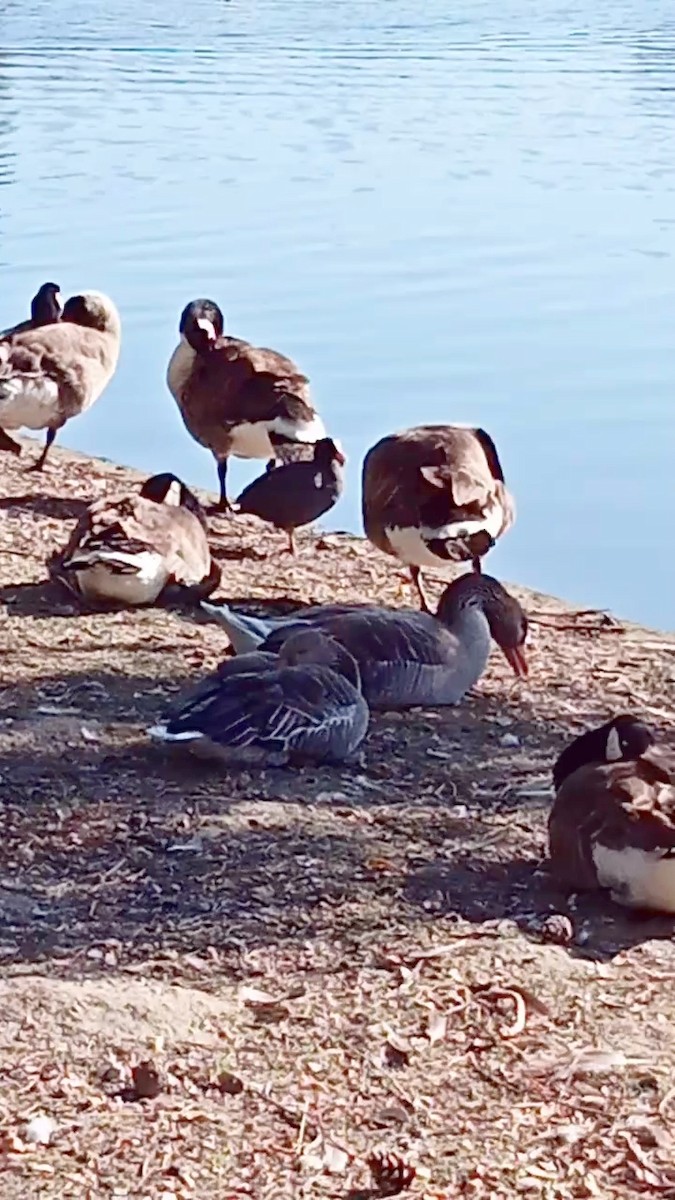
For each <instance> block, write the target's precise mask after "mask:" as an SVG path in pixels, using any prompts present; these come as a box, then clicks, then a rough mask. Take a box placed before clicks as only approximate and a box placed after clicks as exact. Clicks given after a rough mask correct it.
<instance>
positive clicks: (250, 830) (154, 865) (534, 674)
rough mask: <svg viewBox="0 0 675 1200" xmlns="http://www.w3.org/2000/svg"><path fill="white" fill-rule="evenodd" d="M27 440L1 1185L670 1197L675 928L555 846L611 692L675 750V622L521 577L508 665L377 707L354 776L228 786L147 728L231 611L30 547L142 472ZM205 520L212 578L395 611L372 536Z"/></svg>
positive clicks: (612, 701)
mask: <svg viewBox="0 0 675 1200" xmlns="http://www.w3.org/2000/svg"><path fill="white" fill-rule="evenodd" d="M26 447H27V448H26V451H25V455H24V458H23V459H21V460H15V459H12V458H11V457H9V456H8V455H2V456H0V481H1V487H2V498H1V499H0V507H1V508H2V513H1V515H0V570H1V571H2V579H1V580H0V585H1V589H0V597H1V599H2V610H1V613H0V648H1V651H2V657H1V659H0V672H1V681H0V686H1V688H2V713H1V718H2V723H1V724H0V740H1V754H0V791H1V795H2V805H3V841H2V850H1V851H0V855H1V863H2V869H1V873H0V902H1V904H2V924H1V927H0V955H1V956H2V957H1V958H0V961H1V962H2V965H3V972H2V977H1V978H0V995H1V998H2V1004H1V1007H0V1039H1V1044H2V1051H1V1053H2V1069H3V1088H2V1094H1V1095H0V1129H1V1131H2V1132H1V1134H0V1136H1V1137H2V1139H3V1149H4V1151H5V1154H4V1155H3V1156H2V1157H0V1174H1V1175H2V1183H1V1184H0V1190H1V1193H2V1196H3V1198H4V1200H14V1198H17V1200H18V1198H19V1197H21V1198H22V1200H25V1198H27V1197H40V1198H41V1200H42V1198H48V1197H76V1196H77V1197H80V1196H81V1197H98V1196H129V1197H134V1200H135V1198H136V1197H148V1198H150V1197H152V1198H153V1200H154V1198H156V1197H164V1198H165V1200H170V1198H172V1197H195V1200H196V1198H199V1200H202V1198H210V1197H235V1196H236V1197H264V1198H266V1197H269V1198H270V1200H271V1198H274V1200H277V1198H279V1197H310V1196H326V1197H346V1198H349V1197H351V1200H358V1197H367V1196H373V1197H374V1196H379V1195H384V1194H387V1193H386V1192H385V1191H384V1190H383V1188H384V1180H385V1176H384V1165H383V1163H382V1162H381V1161H380V1160H374V1161H373V1165H372V1166H369V1165H368V1159H369V1156H371V1155H373V1154H376V1155H377V1154H379V1153H382V1154H389V1155H391V1156H398V1158H396V1157H394V1158H392V1160H391V1162H390V1167H391V1171H392V1178H393V1177H394V1176H395V1172H396V1169H398V1171H399V1182H406V1180H408V1179H409V1178H410V1176H411V1170H412V1168H415V1170H416V1172H417V1173H416V1177H415V1179H414V1180H413V1181H412V1183H411V1185H410V1194H411V1195H417V1196H423V1195H426V1196H427V1197H429V1198H434V1200H436V1198H444V1197H455V1196H472V1197H486V1198H488V1197H490V1198H492V1197H502V1196H503V1197H511V1196H514V1195H526V1196H536V1197H547V1198H548V1197H550V1198H554V1197H598V1196H601V1197H614V1196H616V1197H619V1196H621V1197H625V1196H626V1195H628V1194H632V1195H645V1196H646V1195H650V1196H652V1195H657V1194H658V1195H671V1196H675V1173H673V1169H672V1142H671V1130H672V1118H673V1114H674V1112H675V1101H673V1099H672V1087H673V1084H674V1083H675V1074H674V1069H673V1068H674V1065H675V1030H674V1028H673V1025H672V1003H671V1000H670V997H671V996H672V988H673V980H674V979H675V955H674V954H673V949H672V942H671V940H670V937H669V935H670V923H669V922H666V921H664V920H657V919H655V920H653V921H649V922H647V923H645V922H636V921H634V920H631V919H629V918H627V917H626V915H625V914H622V913H621V912H620V911H619V910H617V909H616V908H615V907H614V906H613V905H612V904H611V903H609V902H605V901H603V900H597V899H594V898H589V897H582V898H579V900H578V902H577V903H576V904H575V905H574V906H573V907H572V906H570V905H569V903H568V900H567V899H566V898H565V897H564V896H562V895H561V894H560V893H559V892H557V891H556V890H555V888H554V887H553V886H552V884H551V882H550V881H549V879H548V877H547V874H546V870H545V861H544V858H545V820H546V812H547V807H548V804H549V802H550V790H549V788H550V783H549V771H550V766H551V763H552V761H553V758H554V757H555V755H556V754H557V753H558V751H559V749H560V748H561V746H562V745H563V743H564V741H565V740H566V739H567V738H569V736H570V735H571V734H572V733H574V732H576V731H578V730H580V729H581V728H583V727H586V726H588V725H591V724H593V723H596V722H598V721H599V720H601V719H605V718H606V717H607V716H608V715H610V714H611V713H612V712H616V711H620V710H625V709H627V708H630V709H631V710H634V711H635V712H637V713H638V714H641V715H643V716H644V717H646V718H647V719H648V720H649V721H650V722H651V723H652V724H653V725H654V726H655V727H656V728H657V729H658V730H659V731H660V732H661V733H662V735H663V736H664V737H665V738H667V739H672V737H673V725H674V721H673V715H672V714H673V711H674V707H675V706H674V703H673V701H674V698H675V637H669V636H666V635H662V634H659V633H655V632H654V631H650V630H646V629H641V628H639V627H637V626H634V625H624V624H619V623H618V622H615V621H613V620H611V619H609V618H606V617H603V615H602V614H594V613H586V614H578V613H576V614H575V613H574V611H573V610H572V609H571V608H570V606H569V605H565V604H564V603H562V602H560V601H558V600H555V599H553V598H551V597H548V596H543V595H541V594H538V593H535V592H532V591H528V590H526V589H523V588H518V587H514V588H513V590H514V591H515V593H516V594H517V595H518V596H519V597H520V598H521V600H522V601H523V603H524V604H525V606H526V607H527V609H528V611H529V612H530V614H531V616H532V618H533V619H532V634H531V647H530V663H531V673H530V676H529V679H528V681H527V683H526V684H525V685H523V684H522V683H519V682H514V678H513V676H512V675H511V674H510V672H509V669H508V667H507V665H506V663H505V662H504V661H503V660H502V658H501V656H500V655H499V654H498V652H496V651H495V653H494V654H493V657H492V660H491V662H490V665H489V669H488V672H487V673H486V675H485V677H484V679H483V680H481V682H480V684H479V685H478V686H477V687H476V689H475V690H474V692H472V693H471V695H470V696H469V697H468V698H467V700H466V701H465V703H464V704H463V705H461V706H460V707H459V708H457V709H453V710H446V711H440V712H432V711H415V712H413V713H409V714H405V715H403V716H402V715H397V714H381V715H379V716H376V717H375V718H374V720H373V727H372V732H371V734H370V736H369V740H368V743H367V747H366V765H365V767H364V768H363V769H362V770H361V769H360V770H358V771H356V772H355V771H354V770H351V771H347V770H345V771H340V770H335V769H318V770H303V771H302V772H288V771H287V772H283V771H276V772H275V771H248V772H241V773H239V774H231V775H224V774H220V773H218V771H216V770H213V769H211V768H208V767H204V766H201V765H198V764H196V763H195V762H193V761H192V760H190V761H185V762H183V761H182V760H181V759H176V758H175V757H167V756H166V755H165V754H163V753H162V752H161V751H160V750H158V748H157V747H155V746H153V745H149V744H148V742H147V740H146V738H145V734H144V731H145V729H146V727H147V726H148V725H149V724H150V723H152V722H153V721H154V720H155V719H156V717H157V716H158V715H159V714H160V713H161V712H162V711H163V708H164V706H165V704H166V702H167V701H168V700H169V699H171V698H173V697H174V696H175V695H176V694H177V693H178V692H179V691H180V689H181V688H182V687H183V686H184V685H185V684H186V683H187V682H189V681H192V680H194V679H195V678H197V677H199V676H200V675H201V674H203V673H204V672H205V671H206V670H208V669H209V668H211V667H212V666H214V665H215V664H216V663H217V662H218V661H219V660H220V658H221V657H222V656H223V654H224V653H225V651H226V648H227V639H226V637H225V634H224V632H223V631H222V630H221V629H219V628H218V627H217V626H215V625H214V624H212V623H210V622H208V621H207V620H206V619H205V618H204V617H203V616H202V615H200V614H195V613H191V612H190V611H188V610H179V609H178V608H176V609H164V608H157V609H150V610H144V611H142V612H139V611H137V612H133V613H125V612H123V613H109V614H91V613H82V612H80V611H79V610H78V609H77V608H76V607H75V606H74V604H73V603H72V602H71V600H70V599H69V598H68V597H67V596H66V595H65V594H64V593H63V592H62V591H61V590H60V589H59V587H58V585H56V584H52V583H51V582H50V581H49V579H48V576H47V572H46V569H45V562H46V559H47V557H48V556H49V555H50V554H51V553H52V552H53V551H54V550H55V549H56V548H58V547H59V546H61V545H62V544H63V543H64V542H65V541H66V539H67V536H68V533H69V530H70V528H71V526H72V524H73V522H74V520H75V519H76V518H77V516H78V515H79V513H80V512H81V510H82V508H83V507H84V505H85V504H86V503H87V502H88V501H89V500H91V499H92V498H94V497H95V496H97V495H100V494H102V493H104V492H106V493H107V492H111V493H112V492H114V491H115V490H117V489H119V488H120V487H124V486H126V485H128V484H131V483H134V482H135V481H136V480H137V479H138V478H139V476H138V475H137V474H136V473H135V472H133V471H129V470H126V469H123V468H120V467H117V466H115V465H113V464H109V463H105V462H102V461H99V460H92V459H89V458H86V457H84V456H81V455H76V454H73V453H71V452H68V451H63V450H58V449H57V450H55V451H54V454H53V462H52V466H51V469H50V470H47V471H46V472H45V474H44V475H43V476H42V477H40V476H36V475H32V474H27V473H26V470H25V468H26V465H27V464H28V463H29V462H30V459H31V458H32V457H33V455H34V454H35V450H34V443H30V442H26ZM213 531H214V536H213V546H214V552H215V554H216V556H217V558H218V559H219V561H220V562H221V564H222V566H223V582H222V587H221V589H220V592H219V593H218V595H221V596H222V597H223V598H227V599H228V600H232V599H233V600H235V601H241V602H248V603H249V604H251V606H252V607H253V606H255V605H258V606H259V609H260V611H262V610H263V608H264V607H265V603H266V602H267V603H268V604H271V605H272V606H273V607H275V608H276V609H277V610H278V611H283V610H285V609H289V610H290V609H291V608H292V607H293V606H294V605H296V604H298V603H300V602H309V601H314V602H323V601H327V600H333V599H345V600H356V601H358V600H373V599H375V600H379V601H381V602H383V603H388V604H404V603H405V604H407V603H410V593H409V590H408V588H407V585H406V584H405V583H404V582H403V579H402V573H401V571H400V570H399V569H398V567H397V564H396V563H395V562H393V561H392V560H388V559H386V558H385V557H384V556H383V555H381V554H379V553H378V552H376V551H375V550H373V549H372V547H370V546H369V544H368V543H366V542H364V541H362V540H361V539H358V538H356V537H352V536H350V535H342V534H331V535H327V536H325V537H322V536H321V535H320V534H312V533H307V534H305V535H301V537H300V539H299V541H300V545H301V548H302V552H301V554H300V556H299V557H298V559H297V560H295V561H294V560H292V559H291V558H290V557H289V556H288V555H286V554H281V553H279V551H280V550H281V548H282V546H283V544H284V542H283V538H282V537H281V535H278V536H277V535H275V534H274V532H270V531H268V530H267V529H265V528H264V527H262V526H261V525H259V524H258V523H257V522H255V521H254V520H253V519H248V520H244V519H236V520H229V519H225V518H219V519H217V520H215V521H214V530H213ZM511 536H517V532H516V533H515V534H512V535H511ZM439 587H440V584H439ZM554 913H560V914H566V915H567V916H569V917H570V919H571V922H572V927H573V939H572V941H571V943H569V944H567V945H557V944H554V943H553V942H552V941H551V940H550V939H549V938H548V937H547V935H546V932H545V930H544V931H543V932H542V925H543V922H544V921H545V920H546V918H547V917H548V916H550V915H551V914H554ZM146 1059H151V1060H152V1061H153V1062H154V1064H155V1066H156V1068H157V1071H158V1072H159V1081H158V1083H157V1088H156V1089H155V1088H154V1087H153V1086H152V1079H151V1080H150V1084H148V1081H147V1078H146V1079H145V1090H149V1091H154V1090H157V1091H158V1094H157V1095H156V1096H155V1097H154V1098H149V1099H138V1098H137V1097H138V1092H139V1091H140V1092H142V1091H143V1090H144V1082H143V1072H141V1073H140V1074H139V1073H138V1072H136V1075H135V1077H134V1078H135V1081H136V1083H135V1084H134V1082H133V1079H132V1072H133V1069H134V1067H135V1066H137V1064H138V1063H139V1062H141V1061H142V1060H146ZM146 1075H147V1073H146ZM39 1113H42V1114H46V1115H47V1116H48V1117H50V1118H51V1119H52V1120H53V1122H54V1123H55V1131H54V1133H53V1137H52V1140H51V1144H50V1145H48V1146H47V1145H45V1146H39V1145H38V1146H35V1145H33V1144H31V1143H30V1142H29V1141H28V1140H27V1125H26V1123H27V1122H28V1121H30V1119H31V1118H32V1117H33V1116H35V1115H36V1114H39ZM378 1162H379V1165H378ZM406 1168H410V1170H407V1172H406ZM380 1185H381V1186H380ZM391 1186H394V1185H393V1184H392V1185H391ZM125 1189H126V1190H125ZM378 1189H379V1190H378ZM389 1194H393V1193H392V1192H390V1193H389Z"/></svg>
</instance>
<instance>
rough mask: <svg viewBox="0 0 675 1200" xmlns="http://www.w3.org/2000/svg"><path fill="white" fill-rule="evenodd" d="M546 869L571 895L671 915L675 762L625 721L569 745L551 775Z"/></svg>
mask: <svg viewBox="0 0 675 1200" xmlns="http://www.w3.org/2000/svg"><path fill="white" fill-rule="evenodd" d="M553 783H554V787H555V790H556V795H555V800H554V802H553V807H552V809H551V813H550V817H549V848H550V856H551V867H552V870H553V873H554V874H555V875H556V877H557V878H558V879H559V880H560V881H561V882H562V883H563V884H564V885H565V886H566V887H568V888H570V889H572V890H575V891H577V890H585V889H597V888H607V889H609V891H610V893H611V895H612V898H613V899H614V900H616V901H617V902H618V903H619V904H623V905H625V906H626V907H628V908H637V909H653V910H656V911H661V912H668V913H675V755H674V754H673V752H672V751H667V750H665V749H662V748H661V747H657V746H656V744H655V740H654V736H653V734H652V732H651V731H650V730H649V729H648V728H647V726H645V725H643V724H642V722H641V721H638V720H636V719H635V718H634V717H632V716H630V715H626V714H622V715H621V716H618V717H614V719H613V720H612V721H608V722H607V723H606V724H605V725H601V726H600V728H598V729H592V730H590V731H589V732H588V733H585V734H583V735H582V736H581V737H579V738H577V739H576V740H575V741H573V742H572V743H571V744H570V745H569V746H568V747H567V748H566V749H565V750H564V751H563V753H562V754H561V755H560V757H559V759H558V760H557V762H556V764H555V766H554V768H553Z"/></svg>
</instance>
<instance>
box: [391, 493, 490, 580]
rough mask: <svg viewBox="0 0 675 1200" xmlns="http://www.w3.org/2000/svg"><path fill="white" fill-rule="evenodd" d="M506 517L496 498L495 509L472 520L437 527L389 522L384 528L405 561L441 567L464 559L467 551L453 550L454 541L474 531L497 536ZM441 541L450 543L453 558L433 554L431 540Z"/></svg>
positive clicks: (411, 563) (396, 552)
mask: <svg viewBox="0 0 675 1200" xmlns="http://www.w3.org/2000/svg"><path fill="white" fill-rule="evenodd" d="M503 521H504V510H503V508H502V506H501V504H499V503H497V502H495V504H494V506H493V508H492V510H491V511H490V512H489V513H487V514H486V515H485V516H484V517H481V518H479V519H478V520H472V521H468V520H467V521H453V522H451V523H450V524H448V525H439V526H438V527H437V528H433V527H431V526H429V525H421V526H419V527H418V526H416V525H411V526H407V527H405V526H404V527H396V526H389V525H387V526H385V529H384V532H385V535H386V537H387V539H388V541H389V544H390V546H391V548H392V550H393V551H394V553H395V554H396V556H397V557H398V558H400V559H401V561H402V562H405V563H408V564H409V565H410V566H414V567H438V566H439V564H442V563H444V562H447V561H449V562H452V561H455V562H462V561H463V560H464V559H465V557H466V555H465V554H464V553H463V552H458V553H457V555H456V556H455V555H453V554H452V543H453V541H458V540H460V539H462V540H463V539H464V538H467V537H471V536H472V534H474V533H487V534H489V536H490V537H491V538H497V537H498V536H499V533H500V531H501V528H502V524H503ZM432 541H441V542H446V544H448V551H449V558H448V559H445V558H441V557H440V556H439V555H437V554H432V552H431V550H430V549H429V545H428V543H429V542H432Z"/></svg>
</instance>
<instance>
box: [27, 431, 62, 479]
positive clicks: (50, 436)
mask: <svg viewBox="0 0 675 1200" xmlns="http://www.w3.org/2000/svg"><path fill="white" fill-rule="evenodd" d="M55 438H56V430H55V429H48V430H47V436H46V438H45V444H44V447H43V450H42V454H41V455H40V457H39V458H38V459H37V460H36V461H35V462H34V463H33V465H32V466H30V467H28V470H29V471H41V470H42V469H43V467H44V465H45V463H46V461H47V455H48V454H49V447H50V446H51V445H52V444H53V442H54V439H55Z"/></svg>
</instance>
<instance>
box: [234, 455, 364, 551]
mask: <svg viewBox="0 0 675 1200" xmlns="http://www.w3.org/2000/svg"><path fill="white" fill-rule="evenodd" d="M345 462H346V459H345V456H344V454H343V453H342V450H341V449H340V447H339V446H338V445H337V443H336V442H334V441H333V439H332V438H322V439H321V441H320V442H317V443H316V445H315V447H314V457H313V459H312V461H311V462H290V463H284V464H283V466H279V467H276V468H275V469H274V470H268V471H267V472H266V473H265V474H264V475H260V476H259V477H258V479H254V481H253V483H250V484H249V485H248V487H247V488H244V491H243V492H242V493H241V496H240V497H239V499H238V500H237V511H238V512H240V513H249V514H251V515H252V516H256V517H260V519H261V520H262V521H267V522H268V523H269V524H270V525H273V526H274V527H275V529H281V530H283V532H284V533H286V534H287V535H288V549H289V551H290V553H291V554H295V553H296V547H295V536H294V535H295V530H296V529H300V528H301V527H302V526H303V525H309V524H311V522H312V521H318V519H319V517H322V516H323V515H324V513H327V512H328V511H329V510H330V509H331V508H333V506H334V505H335V504H336V503H337V501H338V500H339V498H340V496H341V495H342V490H343V487H344V479H343V467H344V465H345Z"/></svg>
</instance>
